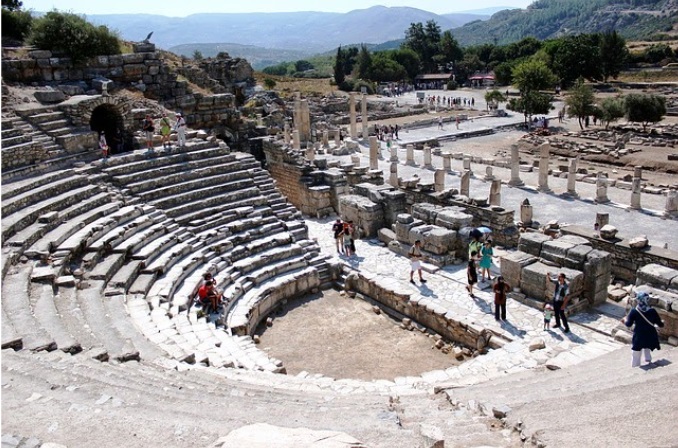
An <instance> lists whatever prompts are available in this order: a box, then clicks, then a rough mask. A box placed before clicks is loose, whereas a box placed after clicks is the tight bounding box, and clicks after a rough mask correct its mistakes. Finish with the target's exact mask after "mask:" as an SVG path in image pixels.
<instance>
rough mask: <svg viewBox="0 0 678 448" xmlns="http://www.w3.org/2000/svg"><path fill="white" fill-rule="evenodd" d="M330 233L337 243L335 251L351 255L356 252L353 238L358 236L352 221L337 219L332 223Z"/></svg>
mask: <svg viewBox="0 0 678 448" xmlns="http://www.w3.org/2000/svg"><path fill="white" fill-rule="evenodd" d="M332 233H333V234H334V240H335V242H336V245H337V252H338V253H340V254H342V255H346V256H347V257H351V256H353V255H355V254H356V251H355V240H356V238H357V236H358V229H357V228H356V226H355V225H354V224H353V221H342V220H341V219H339V218H337V220H336V221H335V222H334V224H333V225H332Z"/></svg>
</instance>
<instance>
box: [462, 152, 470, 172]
mask: <svg viewBox="0 0 678 448" xmlns="http://www.w3.org/2000/svg"><path fill="white" fill-rule="evenodd" d="M462 163H463V164H464V165H463V169H464V171H471V156H470V155H469V154H464V159H463V162H462Z"/></svg>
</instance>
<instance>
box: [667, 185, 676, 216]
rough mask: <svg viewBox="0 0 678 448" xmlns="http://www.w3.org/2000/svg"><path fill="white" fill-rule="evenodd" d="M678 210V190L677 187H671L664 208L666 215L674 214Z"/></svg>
mask: <svg viewBox="0 0 678 448" xmlns="http://www.w3.org/2000/svg"><path fill="white" fill-rule="evenodd" d="M676 212H678V192H676V189H675V188H671V189H669V191H667V192H666V207H665V208H664V215H666V216H673V215H675V214H676Z"/></svg>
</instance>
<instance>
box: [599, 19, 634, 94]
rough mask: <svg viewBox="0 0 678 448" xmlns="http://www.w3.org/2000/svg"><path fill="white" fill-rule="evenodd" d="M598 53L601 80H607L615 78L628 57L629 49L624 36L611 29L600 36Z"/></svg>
mask: <svg viewBox="0 0 678 448" xmlns="http://www.w3.org/2000/svg"><path fill="white" fill-rule="evenodd" d="M598 55H599V57H600V71H601V73H602V75H603V81H605V82H607V80H608V78H613V79H617V76H619V73H620V72H621V70H622V68H623V67H624V65H625V64H626V61H627V59H628V57H629V50H628V48H626V41H625V40H624V38H623V37H621V36H620V35H619V34H617V31H612V32H607V33H603V35H602V36H601V38H600V47H599V52H598Z"/></svg>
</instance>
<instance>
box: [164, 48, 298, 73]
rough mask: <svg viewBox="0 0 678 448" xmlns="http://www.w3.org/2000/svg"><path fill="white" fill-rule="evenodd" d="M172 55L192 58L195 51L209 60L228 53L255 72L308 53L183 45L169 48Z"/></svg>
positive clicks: (296, 59) (272, 49) (295, 59)
mask: <svg viewBox="0 0 678 448" xmlns="http://www.w3.org/2000/svg"><path fill="white" fill-rule="evenodd" d="M168 50H169V51H171V52H172V53H176V54H178V55H181V56H186V57H189V58H190V57H193V53H194V52H195V51H196V50H197V51H199V52H200V53H202V55H203V56H204V57H206V58H211V57H214V56H216V55H217V53H220V52H222V51H225V52H226V53H228V54H229V55H230V56H231V57H234V58H244V59H247V62H249V63H250V65H251V66H252V68H254V69H255V70H261V69H262V68H264V67H268V66H271V65H276V64H279V63H280V62H282V61H298V60H299V59H306V58H307V57H308V56H309V53H308V52H306V51H295V50H283V49H280V48H263V47H257V46H254V45H240V44H231V43H204V44H183V45H176V46H174V47H170V48H169V49H168Z"/></svg>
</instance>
